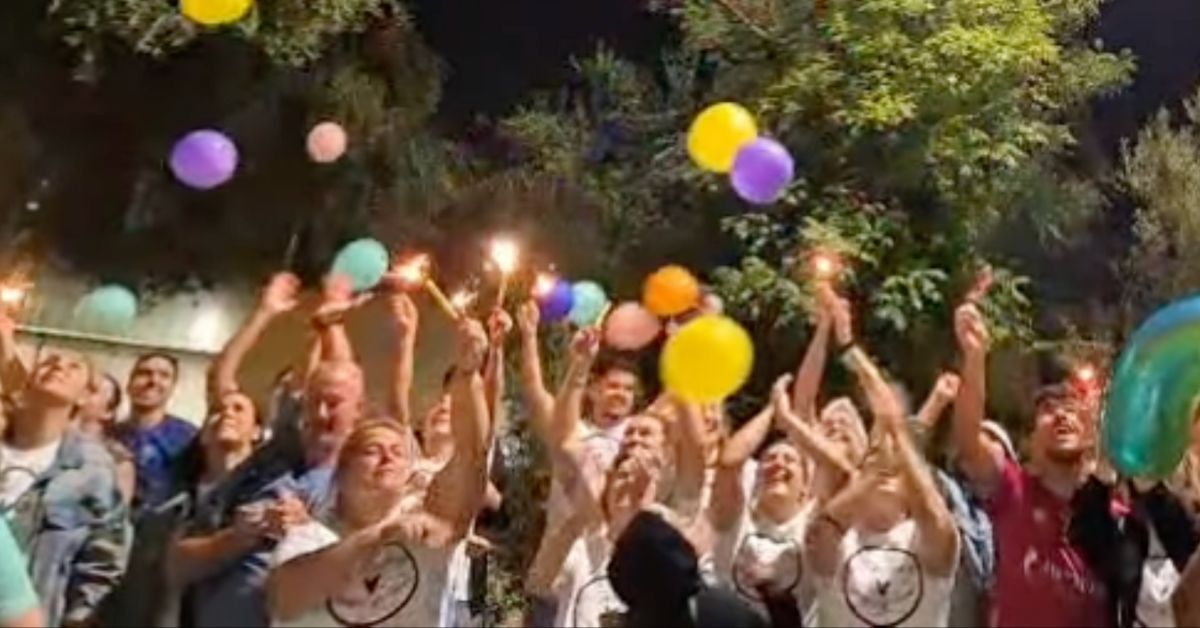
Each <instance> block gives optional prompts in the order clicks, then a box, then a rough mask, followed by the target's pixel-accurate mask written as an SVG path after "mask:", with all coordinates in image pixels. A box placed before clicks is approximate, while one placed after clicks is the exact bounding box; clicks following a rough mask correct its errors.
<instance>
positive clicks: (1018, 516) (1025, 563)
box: [954, 301, 1108, 626]
mask: <svg viewBox="0 0 1200 628" xmlns="http://www.w3.org/2000/svg"><path fill="white" fill-rule="evenodd" d="M955 335H956V336H957V338H958V344H959V348H960V350H961V351H962V371H961V377H962V384H961V386H960V387H959V393H958V399H957V400H956V402H955V408H954V443H955V446H956V449H957V454H958V465H959V467H960V469H961V470H962V471H963V473H964V474H965V475H966V477H967V478H968V480H969V481H970V484H971V486H972V488H973V490H974V491H975V492H976V493H977V494H978V495H980V496H981V497H983V498H985V499H986V500H987V505H988V511H989V513H990V514H991V516H992V524H993V526H994V528H995V535H996V554H997V556H998V563H997V567H996V587H995V589H994V591H993V596H992V611H991V624H992V625H994V626H1029V625H1038V626H1099V625H1107V623H1108V618H1107V613H1106V595H1107V592H1106V590H1105V587H1104V585H1103V583H1102V582H1101V581H1100V580H1099V579H1098V578H1097V577H1096V575H1095V574H1094V573H1093V572H1092V570H1091V569H1090V568H1089V566H1088V564H1087V561H1086V560H1084V556H1083V555H1082V554H1081V553H1080V551H1079V548H1078V547H1077V546H1076V545H1074V544H1073V543H1072V542H1071V540H1070V537H1069V536H1068V534H1067V530H1068V526H1069V524H1070V522H1071V518H1072V509H1071V500H1072V498H1073V497H1074V496H1075V492H1076V490H1077V489H1078V488H1079V487H1080V486H1081V485H1082V483H1083V482H1084V480H1085V479H1086V477H1087V474H1088V472H1089V458H1090V453H1091V452H1092V450H1093V448H1094V443H1095V437H1096V425H1095V417H1094V414H1093V413H1090V412H1088V409H1087V407H1086V404H1085V403H1084V401H1083V400H1081V399H1079V398H1078V397H1077V396H1076V395H1075V394H1074V392H1073V391H1072V390H1071V388H1070V387H1069V386H1065V385H1061V384H1059V385H1051V386H1045V387H1043V388H1041V389H1040V390H1039V391H1038V392H1037V394H1036V396H1035V400H1034V401H1035V409H1036V410H1035V411H1036V415H1035V418H1034V427H1033V436H1032V438H1031V441H1030V451H1031V454H1032V456H1031V460H1030V464H1029V466H1028V467H1022V466H1021V465H1020V464H1018V463H1017V461H1016V460H1014V459H1012V458H1010V457H1009V456H1008V455H1006V453H1005V452H1004V451H1003V448H1002V447H1000V446H999V445H997V443H996V441H995V440H994V439H992V438H990V437H989V436H988V434H987V433H986V431H985V430H984V427H983V426H984V413H985V403H986V402H985V399H986V390H987V388H986V386H987V377H986V374H987V353H988V348H989V343H990V339H989V334H988V331H987V327H986V325H985V323H984V320H983V316H982V315H981V314H980V312H979V308H978V307H977V306H976V305H975V304H974V303H973V302H971V301H968V302H967V303H965V304H964V305H962V306H960V307H959V308H958V310H957V312H956V313H955Z"/></svg>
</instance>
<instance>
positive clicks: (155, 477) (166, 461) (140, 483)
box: [115, 352, 196, 513]
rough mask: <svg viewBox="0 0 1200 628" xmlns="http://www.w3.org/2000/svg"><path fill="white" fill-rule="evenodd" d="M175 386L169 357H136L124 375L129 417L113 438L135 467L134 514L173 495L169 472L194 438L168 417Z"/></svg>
mask: <svg viewBox="0 0 1200 628" xmlns="http://www.w3.org/2000/svg"><path fill="white" fill-rule="evenodd" d="M178 381H179V361H178V360H176V359H175V357H174V356H172V355H170V354H167V353H161V352H154V353H146V354H143V355H141V356H138V359H137V361H136V362H134V364H133V371H131V372H130V374H129V383H128V385H127V386H126V390H127V392H128V393H129V417H128V418H127V419H126V420H125V421H123V422H122V423H120V424H119V425H118V426H117V429H116V434H115V436H116V439H117V441H118V442H120V443H121V444H122V445H124V446H125V447H126V448H128V449H129V451H130V452H132V453H133V458H134V462H135V464H136V466H137V488H136V490H135V492H134V500H133V506H134V511H135V512H138V513H140V512H144V511H146V510H147V509H150V508H154V507H155V506H158V505H159V504H161V503H162V502H164V501H165V500H166V499H167V498H169V497H171V495H172V494H173V493H174V490H173V489H174V488H175V487H174V486H173V485H174V480H173V475H174V467H175V465H176V462H177V461H178V459H179V457H180V456H181V455H182V454H183V451H184V450H185V449H187V446H188V444H189V443H191V442H192V438H193V437H194V436H195V435H196V427H195V426H194V425H192V423H190V422H188V421H185V420H184V419H181V418H179V417H176V416H172V415H170V414H168V412H167V405H168V404H170V402H171V396H172V394H173V393H174V392H175V384H176V383H177V382H178Z"/></svg>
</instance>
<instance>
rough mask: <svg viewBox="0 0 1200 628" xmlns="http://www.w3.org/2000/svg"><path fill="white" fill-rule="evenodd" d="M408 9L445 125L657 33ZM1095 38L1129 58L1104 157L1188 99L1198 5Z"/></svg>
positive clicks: (559, 7)
mask: <svg viewBox="0 0 1200 628" xmlns="http://www.w3.org/2000/svg"><path fill="white" fill-rule="evenodd" d="M415 6H416V13H417V19H418V21H419V24H420V28H421V30H422V32H423V33H424V35H425V37H426V40H427V41H428V42H429V44H430V45H432V46H433V48H434V49H435V50H436V51H437V52H438V54H439V55H441V57H442V58H443V59H444V60H445V61H446V62H447V63H446V65H447V68H448V77H447V82H446V85H445V94H444V97H443V101H442V110H441V118H442V121H443V122H444V123H449V124H455V123H459V122H462V121H465V120H467V119H469V118H470V117H471V116H472V115H473V114H476V113H483V114H499V113H504V112H507V111H509V110H511V109H512V107H514V106H516V105H518V104H520V102H522V99H523V98H524V97H525V96H526V95H527V91H528V90H529V89H530V88H550V87H553V86H555V85H557V84H560V83H561V81H562V80H563V79H564V77H565V76H566V70H567V59H568V58H569V57H570V56H571V55H572V54H575V55H583V54H587V53H589V52H591V51H592V50H594V49H595V45H596V43H597V42H599V41H604V42H605V43H607V44H608V45H610V46H611V47H613V48H615V49H616V50H618V51H619V52H621V53H622V54H624V55H626V56H632V57H634V58H645V57H646V56H647V55H650V54H653V51H654V48H655V45H656V42H657V41H659V40H660V38H661V37H663V36H664V33H666V32H667V26H666V21H665V20H664V19H662V18H661V17H660V16H653V15H651V14H649V13H648V12H647V11H645V10H644V6H645V0H569V1H566V2H564V1H562V0H415ZM1096 31H1097V36H1098V37H1099V38H1101V39H1103V40H1104V42H1105V44H1106V46H1107V47H1108V48H1110V49H1123V48H1129V49H1132V50H1133V51H1134V53H1135V54H1136V55H1137V56H1138V58H1139V64H1138V66H1139V67H1138V73H1137V77H1136V79H1135V82H1134V85H1133V89H1132V90H1131V91H1127V92H1124V93H1122V94H1120V95H1118V96H1115V97H1112V98H1108V99H1105V100H1103V101H1101V102H1099V103H1097V107H1096V120H1095V122H1096V124H1095V126H1094V129H1093V130H1094V131H1095V133H1096V136H1097V137H1096V139H1097V140H1099V142H1100V143H1101V145H1102V146H1103V147H1104V148H1105V149H1106V150H1107V151H1111V150H1112V149H1114V148H1115V147H1116V146H1117V145H1118V143H1119V140H1120V138H1121V137H1123V136H1128V135H1131V134H1132V133H1134V132H1136V129H1137V127H1138V125H1139V124H1140V122H1141V121H1142V120H1144V119H1145V117H1146V116H1147V115H1149V114H1151V113H1152V112H1153V111H1155V110H1156V109H1158V108H1159V107H1160V106H1162V105H1163V104H1168V103H1176V102H1178V101H1179V99H1180V98H1181V97H1183V96H1186V95H1187V94H1189V93H1191V91H1192V90H1193V89H1194V86H1195V85H1196V83H1197V79H1198V78H1200V2H1197V1H1196V0H1110V2H1108V3H1107V4H1106V5H1105V6H1104V7H1103V13H1102V18H1101V22H1100V24H1099V25H1098V27H1097V29H1096Z"/></svg>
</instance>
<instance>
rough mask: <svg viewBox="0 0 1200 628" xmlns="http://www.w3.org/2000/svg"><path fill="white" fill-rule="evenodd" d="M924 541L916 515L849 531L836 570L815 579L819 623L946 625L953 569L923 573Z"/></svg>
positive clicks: (831, 624)
mask: <svg viewBox="0 0 1200 628" xmlns="http://www.w3.org/2000/svg"><path fill="white" fill-rule="evenodd" d="M920 545H921V538H920V534H919V532H918V528H917V525H916V522H914V521H913V520H912V519H908V520H905V521H904V522H902V523H900V524H899V525H897V526H896V527H894V528H892V529H891V530H889V531H887V532H885V533H882V534H867V533H864V532H860V531H859V530H857V529H855V528H851V529H850V530H849V531H847V532H846V534H845V536H844V537H843V538H842V544H841V552H840V554H841V558H840V564H839V566H838V570H837V574H836V575H835V576H834V577H833V578H816V579H815V580H816V588H817V603H818V612H819V615H820V625H822V626H863V627H866V626H943V627H944V626H946V624H947V623H948V622H949V619H950V592H951V590H952V589H953V588H954V575H955V574H954V571H953V570H952V571H951V573H950V574H949V577H934V576H931V575H929V574H927V573H925V569H924V566H923V565H922V564H921V562H920V559H919V558H918V557H917V555H916V552H915V549H916V548H918V547H920ZM952 562H953V565H954V566H955V567H954V569H955V570H956V569H957V565H958V557H957V556H956V557H955V558H954V560H953V561H952Z"/></svg>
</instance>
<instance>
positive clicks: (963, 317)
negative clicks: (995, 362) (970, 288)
mask: <svg viewBox="0 0 1200 628" xmlns="http://www.w3.org/2000/svg"><path fill="white" fill-rule="evenodd" d="M954 335H955V336H956V337H957V338H958V346H959V348H960V349H962V352H963V354H965V355H968V356H980V355H983V354H986V353H987V351H988V348H989V347H990V345H991V335H990V334H989V333H988V330H987V324H986V323H985V322H984V320H983V314H981V313H980V312H979V308H978V307H976V305H975V304H974V303H964V304H963V305H961V306H959V308H958V310H957V311H956V312H955V313H954Z"/></svg>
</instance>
